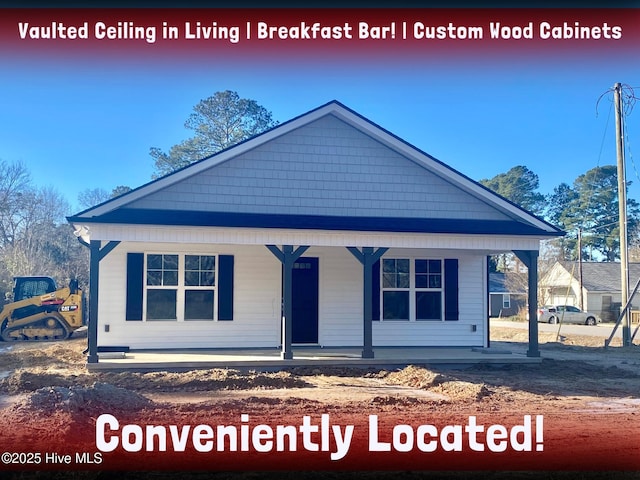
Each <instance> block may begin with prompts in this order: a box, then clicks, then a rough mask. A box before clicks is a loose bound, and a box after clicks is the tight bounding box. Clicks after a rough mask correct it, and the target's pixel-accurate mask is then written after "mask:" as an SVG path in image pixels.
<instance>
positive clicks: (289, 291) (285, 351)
mask: <svg viewBox="0 0 640 480" xmlns="http://www.w3.org/2000/svg"><path fill="white" fill-rule="evenodd" d="M266 247H267V248H268V249H269V251H270V252H271V253H273V254H274V255H275V257H276V258H277V259H278V260H280V262H281V263H282V266H283V269H282V274H283V279H282V301H283V310H284V312H283V317H282V321H283V325H282V353H281V354H280V355H281V358H282V359H283V360H291V359H293V351H292V349H291V343H292V341H291V340H292V325H291V317H292V315H293V264H294V263H296V260H297V259H298V258H300V257H301V256H302V254H303V253H304V252H306V251H307V249H308V248H309V247H308V246H300V247H298V248H296V249H295V250H294V249H293V245H283V246H282V250H280V249H279V248H278V247H277V246H275V245H267V246H266Z"/></svg>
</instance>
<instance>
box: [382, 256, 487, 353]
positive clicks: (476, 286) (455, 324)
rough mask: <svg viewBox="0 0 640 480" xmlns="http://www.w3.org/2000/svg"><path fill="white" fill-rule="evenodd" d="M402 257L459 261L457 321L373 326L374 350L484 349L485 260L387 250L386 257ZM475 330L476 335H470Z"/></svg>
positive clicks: (386, 323)
mask: <svg viewBox="0 0 640 480" xmlns="http://www.w3.org/2000/svg"><path fill="white" fill-rule="evenodd" d="M403 255H405V256H406V255H409V256H416V257H417V256H426V257H428V258H457V259H458V302H459V319H458V320H457V321H455V320H451V321H409V322H407V321H380V322H374V323H373V345H374V346H406V347H411V346H415V347H418V346H426V347H437V346H447V347H462V346H465V347H470V346H472V347H483V346H486V335H487V331H486V328H487V311H488V310H487V309H488V305H487V277H486V270H487V269H486V257H484V256H480V255H471V254H469V255H460V254H453V252H447V251H424V250H422V251H420V250H401V249H393V250H389V251H388V252H387V253H386V254H385V256H386V257H395V258H401V257H402V256H403ZM474 326H475V329H476V331H475V332H474V331H473V328H474Z"/></svg>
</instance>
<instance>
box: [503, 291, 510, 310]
mask: <svg viewBox="0 0 640 480" xmlns="http://www.w3.org/2000/svg"><path fill="white" fill-rule="evenodd" d="M502 308H511V294H509V293H503V294H502Z"/></svg>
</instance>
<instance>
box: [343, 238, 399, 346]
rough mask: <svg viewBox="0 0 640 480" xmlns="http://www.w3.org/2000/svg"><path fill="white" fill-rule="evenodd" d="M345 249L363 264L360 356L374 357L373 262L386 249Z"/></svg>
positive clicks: (378, 258)
mask: <svg viewBox="0 0 640 480" xmlns="http://www.w3.org/2000/svg"><path fill="white" fill-rule="evenodd" d="M347 250H349V252H351V254H352V255H353V256H354V257H356V259H357V260H358V261H359V262H360V263H361V264H362V266H363V269H362V271H363V280H364V281H363V284H364V292H363V299H364V300H363V301H364V305H363V313H364V315H363V319H362V324H363V339H362V343H363V345H362V358H374V357H375V354H374V352H373V309H372V305H373V298H372V297H373V292H372V288H371V287H372V276H373V264H374V263H376V262H377V261H378V260H380V258H381V257H382V255H384V254H385V253H386V252H387V250H389V249H388V248H386V247H381V248H378V249H377V250H376V249H374V248H373V247H363V248H362V250H358V248H356V247H347Z"/></svg>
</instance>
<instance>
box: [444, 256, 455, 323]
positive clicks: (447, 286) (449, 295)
mask: <svg viewBox="0 0 640 480" xmlns="http://www.w3.org/2000/svg"><path fill="white" fill-rule="evenodd" d="M444 319H445V320H458V259H457V258H447V259H445V261H444Z"/></svg>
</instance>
